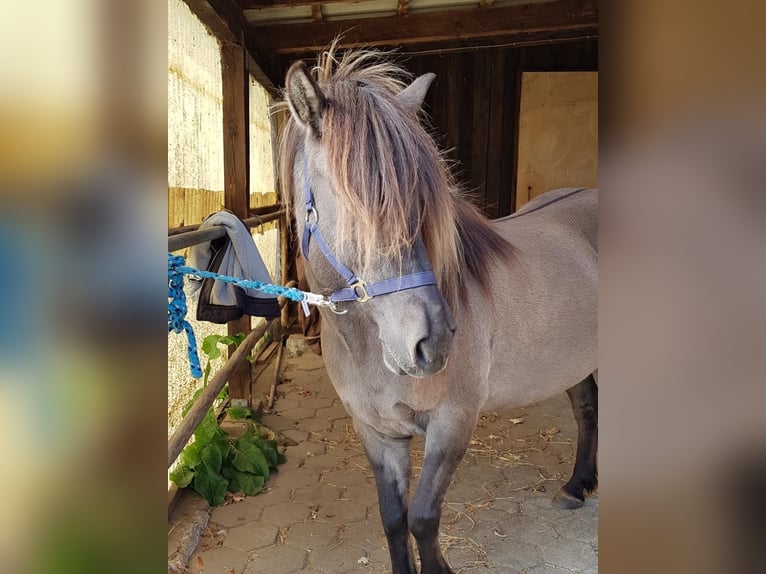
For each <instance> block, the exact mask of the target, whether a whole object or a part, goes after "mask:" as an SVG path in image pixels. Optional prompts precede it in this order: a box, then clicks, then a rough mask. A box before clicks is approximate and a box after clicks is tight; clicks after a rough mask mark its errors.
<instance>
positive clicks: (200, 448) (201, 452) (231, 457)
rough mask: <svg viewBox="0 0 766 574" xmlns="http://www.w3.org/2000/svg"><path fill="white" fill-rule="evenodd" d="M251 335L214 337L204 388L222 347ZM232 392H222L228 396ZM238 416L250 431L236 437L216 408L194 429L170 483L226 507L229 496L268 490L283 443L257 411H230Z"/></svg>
mask: <svg viewBox="0 0 766 574" xmlns="http://www.w3.org/2000/svg"><path fill="white" fill-rule="evenodd" d="M244 338H245V336H244V335H243V334H242V333H238V334H237V335H226V336H222V335H209V336H208V337H205V339H204V341H203V342H202V352H203V353H205V354H206V355H207V357H208V361H207V364H206V365H205V370H204V380H203V388H204V386H206V385H207V381H208V378H209V376H210V370H211V362H212V361H214V360H215V359H217V358H219V357H221V349H220V347H219V345H239V344H240V343H241V342H242V340H243V339H244ZM201 392H202V389H199V390H198V391H197V392H196V393H195V394H194V397H193V398H192V400H191V401H189V403H187V405H186V406H185V407H184V410H183V414H184V416H185V415H186V413H187V412H188V411H189V409H190V408H191V406H192V404H194V401H195V400H196V399H197V397H198V396H199V395H200V393H201ZM226 394H227V389H226V387H224V389H223V390H222V391H221V393H220V394H219V398H225V397H226ZM228 413H229V415H230V416H231V417H232V418H237V419H244V420H245V421H246V422H247V430H246V432H245V433H244V434H243V435H242V436H240V437H238V438H233V437H231V436H230V435H229V433H227V432H226V431H225V430H223V429H222V428H220V427H219V426H218V421H217V419H216V416H215V412H214V410H213V409H212V408H210V409H209V410H208V412H207V413H206V414H205V418H203V419H202V422H201V423H200V424H199V426H198V427H197V428H196V430H195V431H194V442H192V443H191V444H189V445H188V446H187V447H186V448H184V450H183V451H182V452H181V456H180V457H179V464H178V465H177V467H176V468H175V469H174V470H173V471H172V472H171V473H170V480H172V481H173V482H174V483H175V484H177V485H178V487H179V488H186V487H190V488H192V489H193V490H194V491H196V492H197V493H198V494H199V495H200V496H202V497H203V498H205V499H206V500H207V501H208V502H209V503H210V504H211V505H212V506H218V505H219V504H221V503H222V502H223V501H224V499H225V497H226V492H227V491H228V492H244V493H245V494H246V495H248V496H254V495H256V494H258V492H260V490H261V488H263V485H264V483H265V482H266V479H267V478H268V477H269V474H270V473H271V472H276V471H277V466H278V465H279V464H281V463H283V462H285V458H284V455H283V454H282V453H280V452H279V451H278V450H277V441H276V440H274V439H273V438H271V437H270V435H269V432H268V431H267V430H266V429H264V428H263V427H262V426H261V425H260V424H259V423H258V421H257V415H256V413H255V412H254V411H253V410H252V409H249V408H247V407H230V408H229V409H228Z"/></svg>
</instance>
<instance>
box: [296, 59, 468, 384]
mask: <svg viewBox="0 0 766 574" xmlns="http://www.w3.org/2000/svg"><path fill="white" fill-rule="evenodd" d="M368 69H369V68H368ZM353 71H354V70H350V71H349V73H347V74H345V75H343V74H335V76H334V77H333V78H331V79H332V81H327V82H321V81H320V82H317V80H315V79H314V77H313V76H312V74H311V72H310V71H309V70H308V68H307V67H306V65H305V64H304V63H303V62H297V63H295V64H294V65H293V66H292V67H291V68H290V70H289V72H288V74H287V82H286V83H287V90H286V91H287V103H288V105H289V109H290V112H291V116H292V117H291V119H290V120H289V121H288V124H287V126H286V129H285V135H284V136H283V147H282V150H283V151H282V161H283V164H285V165H284V167H283V169H282V180H283V185H284V187H285V190H286V191H287V190H290V193H291V197H290V198H289V200H290V201H291V204H292V208H293V213H294V215H295V220H296V222H297V224H298V228H299V235H300V236H301V239H302V249H303V251H304V257H305V258H306V273H307V277H308V278H309V282H310V284H311V287H312V289H313V290H315V291H320V292H322V293H335V294H337V293H340V292H346V293H347V294H348V293H351V297H350V299H349V297H346V298H345V299H342V298H341V301H343V302H341V303H338V310H339V311H340V312H341V313H343V315H340V316H338V317H337V319H332V320H336V321H337V322H339V323H338V325H339V331H341V332H343V333H345V336H346V337H347V338H348V337H354V336H360V337H361V336H363V334H364V333H363V332H362V330H363V329H375V333H374V334H376V335H377V338H378V339H379V342H380V352H381V358H382V360H383V361H384V363H385V366H386V367H387V368H388V369H389V370H390V371H391V372H393V373H394V374H397V375H409V376H413V377H423V376H427V375H431V374H434V373H437V372H439V371H441V370H442V369H444V368H445V367H446V364H447V359H448V356H449V353H450V350H451V346H452V337H453V333H454V325H453V321H452V316H451V312H450V308H449V305H448V304H447V301H446V300H445V298H444V297H443V296H442V292H441V291H440V288H439V286H438V285H437V280H436V279H435V277H436V275H434V273H433V271H432V264H431V261H430V260H429V249H428V248H427V247H428V246H427V243H428V242H431V243H433V242H434V241H435V239H434V238H435V237H436V234H434V233H433V232H431V233H430V235H427V236H424V229H426V228H427V226H429V225H430V226H431V227H433V223H432V222H431V221H429V213H430V212H438V209H437V208H435V207H434V206H433V205H427V203H429V202H430V201H433V200H435V199H436V198H434V197H430V196H429V193H433V190H432V189H431V188H432V187H433V186H434V182H433V181H432V180H433V178H432V177H431V175H432V172H435V170H437V169H440V167H441V166H440V165H429V166H426V169H423V166H422V165H421V163H420V162H421V160H422V157H421V156H422V152H423V145H424V144H423V142H425V141H430V139H429V138H428V136H427V134H426V133H425V130H424V129H423V128H422V126H420V123H419V120H418V118H417V112H418V110H419V108H420V106H421V104H422V102H423V98H424V97H425V94H426V92H427V90H428V87H429V86H430V84H431V81H432V80H433V77H434V76H433V74H428V75H425V76H421V77H419V78H417V79H416V80H414V81H413V82H412V83H411V84H409V85H408V86H406V87H404V86H403V84H397V83H395V82H392V81H389V82H387V83H385V82H376V79H380V78H376V76H375V75H374V73H372V74H371V73H368V74H366V75H365V74H364V73H359V74H354V73H352V72H353ZM363 71H364V70H361V72H363ZM382 77H383V76H381V78H382ZM320 84H321V87H320ZM433 163H434V160H433V158H431V164H433ZM437 163H438V158H437ZM431 219H433V218H431ZM304 222H305V224H304ZM312 230H313V232H312ZM437 275H438V272H437ZM425 277H431V278H433V279H432V280H427V279H423V278H425ZM381 286H384V287H385V288H383V287H381ZM325 316H327V317H328V318H329V315H327V314H326V315H325ZM355 330H356V331H355ZM373 339H374V338H373Z"/></svg>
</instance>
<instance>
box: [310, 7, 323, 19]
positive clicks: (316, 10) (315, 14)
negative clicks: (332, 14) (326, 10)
mask: <svg viewBox="0 0 766 574" xmlns="http://www.w3.org/2000/svg"><path fill="white" fill-rule="evenodd" d="M311 20H312V21H313V22H321V21H322V20H324V17H323V16H322V5H321V4H312V5H311Z"/></svg>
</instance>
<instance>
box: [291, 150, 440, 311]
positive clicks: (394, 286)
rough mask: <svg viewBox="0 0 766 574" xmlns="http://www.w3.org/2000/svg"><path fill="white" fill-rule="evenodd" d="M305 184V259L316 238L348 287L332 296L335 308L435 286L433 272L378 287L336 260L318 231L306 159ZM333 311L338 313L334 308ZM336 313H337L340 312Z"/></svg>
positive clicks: (397, 278) (395, 279) (317, 215)
mask: <svg viewBox="0 0 766 574" xmlns="http://www.w3.org/2000/svg"><path fill="white" fill-rule="evenodd" d="M303 181H304V184H303V196H304V200H305V203H306V222H305V224H304V227H303V241H302V243H301V251H302V252H303V257H304V259H306V261H308V260H309V245H310V242H311V238H312V237H313V238H314V241H315V242H316V245H317V247H319V250H320V251H321V252H322V254H323V255H324V256H325V259H327V262H328V263H329V264H330V265H331V266H332V267H333V269H335V270H336V271H337V272H338V273H339V274H340V276H341V277H343V280H344V281H345V282H346V283H347V284H348V287H345V288H343V289H339V290H338V291H336V292H335V293H333V294H332V295H330V302H331V303H333V304H335V303H341V302H345V301H356V302H357V303H364V302H365V301H369V300H370V299H372V298H373V297H379V296H380V295H388V294H389V293H397V292H399V291H405V290H407V289H414V288H415V287H424V286H426V285H436V277H435V276H434V273H433V271H431V270H428V271H421V272H418V273H410V274H409V275H400V276H399V277H394V278H391V279H384V280H383V281H376V282H375V283H367V282H366V281H365V280H364V279H361V278H360V277H357V276H356V275H355V274H354V272H353V271H351V270H350V269H349V268H348V267H346V266H345V265H343V263H341V262H340V261H338V260H337V259H336V258H335V256H334V255H333V254H332V251H331V250H330V247H329V246H328V245H327V242H326V241H325V240H324V238H323V237H322V232H321V231H319V225H318V222H319V212H318V211H317V208H316V206H315V205H314V193H313V192H312V191H311V184H310V183H309V178H308V166H307V164H306V159H305V156H304V174H303ZM331 308H332V309H333V310H335V308H334V306H333V307H331ZM335 312H336V313H337V312H338V311H335ZM344 313H345V311H344Z"/></svg>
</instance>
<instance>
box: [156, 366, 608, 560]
mask: <svg viewBox="0 0 766 574" xmlns="http://www.w3.org/2000/svg"><path fill="white" fill-rule="evenodd" d="M283 380H284V381H285V382H284V383H283V384H282V385H280V386H279V394H278V400H277V402H276V405H275V410H276V412H275V413H274V414H270V415H265V416H264V423H265V424H266V425H268V426H269V427H271V428H272V429H274V430H276V431H280V432H281V433H282V435H283V436H284V438H285V439H287V440H288V442H290V443H294V444H292V445H291V446H288V447H287V449H286V456H287V463H286V464H284V465H282V466H281V467H280V472H279V473H278V474H277V475H275V476H274V477H273V478H271V479H270V480H269V482H268V483H267V487H266V488H265V490H264V491H263V492H262V493H261V494H259V495H258V496H255V497H248V498H245V499H244V500H242V501H240V502H236V503H232V504H228V505H225V506H221V507H218V508H216V509H214V510H213V511H212V514H211V516H210V521H209V523H208V525H207V528H206V529H203V532H202V536H201V538H200V544H199V546H198V548H197V551H196V552H195V553H194V555H193V556H192V557H191V560H190V562H189V566H188V568H187V570H186V572H188V573H189V574H240V573H243V574H289V573H293V572H316V573H323V574H343V573H347V572H348V573H351V572H353V573H357V572H358V573H370V574H373V573H375V574H377V573H385V572H390V568H389V562H388V550H387V548H386V542H385V537H384V535H383V529H382V526H381V523H380V519H379V516H378V503H377V497H376V493H375V487H374V483H373V478H372V473H371V471H370V468H369V465H368V464H367V459H366V458H365V455H364V453H363V451H362V448H361V446H360V444H359V441H358V439H357V438H356V435H355V433H354V431H353V428H352V425H351V419H350V418H349V416H348V414H347V413H346V411H345V409H344V407H343V406H342V404H341V403H340V400H339V399H338V398H337V395H336V394H335V391H334V390H333V388H332V385H331V384H330V381H329V379H328V376H327V373H326V372H325V370H324V366H323V363H322V359H321V357H317V356H315V355H314V354H313V353H311V352H310V351H307V352H305V353H304V354H303V355H301V356H299V357H294V358H290V359H288V360H287V366H286V370H285V372H284V375H283ZM575 437H576V425H575V422H574V418H573V416H572V413H571V410H570V408H569V402H568V400H567V397H566V395H565V394H562V395H561V396H558V397H555V398H553V399H550V400H548V401H545V402H542V403H539V404H537V405H533V406H531V407H527V408H524V409H514V410H513V411H509V412H502V413H497V412H488V413H485V414H484V415H483V416H482V419H481V421H480V424H479V426H478V428H477V430H476V433H475V435H474V439H473V441H472V443H471V446H470V448H469V451H468V453H467V455H466V457H465V459H464V461H463V463H462V464H461V466H460V468H459V469H458V471H457V473H456V475H455V478H454V480H453V483H452V485H451V486H450V489H449V491H448V492H447V499H446V502H445V505H444V515H443V519H442V527H441V544H442V548H443V549H444V550H445V555H446V557H447V559H448V561H449V563H450V564H451V566H452V567H453V569H455V571H456V572H458V573H461V572H462V573H466V574H468V573H471V574H476V573H480V572H496V573H517V572H518V573H526V572H528V573H530V574H532V573H552V574H553V573H557V572H581V573H595V572H597V571H598V567H597V563H598V538H597V521H598V498H597V496H594V497H592V498H589V499H587V500H586V503H585V506H584V507H583V508H580V509H578V510H560V509H557V508H554V507H553V506H552V505H551V497H552V496H553V494H554V493H555V492H556V490H557V489H558V488H559V486H561V485H562V484H563V483H564V480H563V479H565V478H567V477H568V476H569V473H570V472H571V469H572V464H573V460H574V450H575V446H576V445H575ZM422 445H423V443H422V440H421V441H418V442H416V443H415V449H414V453H413V468H414V470H415V472H416V473H417V471H419V468H420V463H421V461H422ZM413 484H414V480H413ZM185 497H186V499H187V500H185V501H182V504H181V506H180V508H179V511H178V512H177V513H176V514H179V512H180V513H181V514H182V513H183V510H182V509H183V505H184V504H187V505H188V504H190V501H189V495H188V493H187V494H185ZM176 520H181V518H177V519H176ZM171 522H172V521H171ZM171 527H173V525H172V524H171ZM172 536H173V535H172V534H171V536H170V538H169V551H170V548H171V546H172V543H173V538H172Z"/></svg>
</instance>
